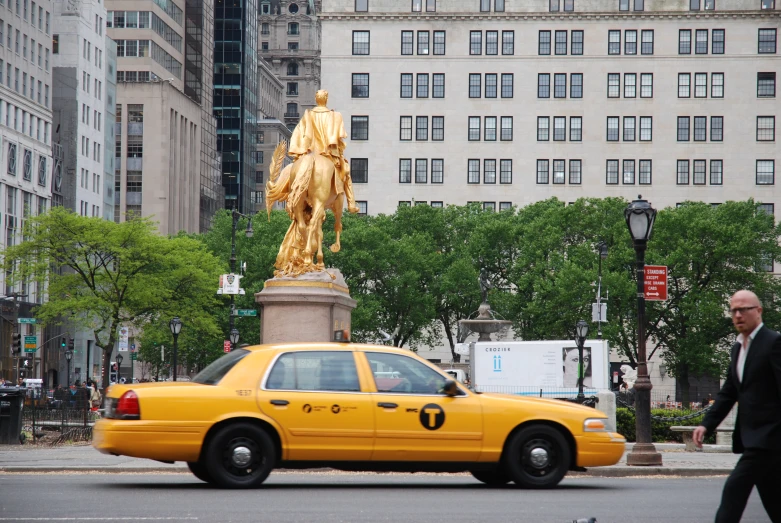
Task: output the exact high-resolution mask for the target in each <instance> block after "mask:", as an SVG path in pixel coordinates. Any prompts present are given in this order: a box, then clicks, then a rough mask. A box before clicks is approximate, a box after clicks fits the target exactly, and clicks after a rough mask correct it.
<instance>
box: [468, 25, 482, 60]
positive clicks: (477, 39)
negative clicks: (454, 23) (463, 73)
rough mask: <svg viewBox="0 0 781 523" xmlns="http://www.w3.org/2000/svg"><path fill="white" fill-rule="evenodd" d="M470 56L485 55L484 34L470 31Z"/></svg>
mask: <svg viewBox="0 0 781 523" xmlns="http://www.w3.org/2000/svg"><path fill="white" fill-rule="evenodd" d="M469 54H470V55H478V54H483V32H482V31H469Z"/></svg>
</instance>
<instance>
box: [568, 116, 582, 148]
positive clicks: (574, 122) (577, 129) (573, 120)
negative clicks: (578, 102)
mask: <svg viewBox="0 0 781 523" xmlns="http://www.w3.org/2000/svg"><path fill="white" fill-rule="evenodd" d="M569 141H570V142H580V141H583V118H582V117H580V116H570V118H569Z"/></svg>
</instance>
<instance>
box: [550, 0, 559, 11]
mask: <svg viewBox="0 0 781 523" xmlns="http://www.w3.org/2000/svg"><path fill="white" fill-rule="evenodd" d="M560 3H561V0H550V3H549V10H550V12H551V13H557V12H558V11H559V4H560Z"/></svg>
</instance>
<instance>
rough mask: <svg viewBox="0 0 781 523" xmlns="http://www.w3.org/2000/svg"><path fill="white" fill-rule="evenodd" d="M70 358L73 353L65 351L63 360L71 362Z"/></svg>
mask: <svg viewBox="0 0 781 523" xmlns="http://www.w3.org/2000/svg"><path fill="white" fill-rule="evenodd" d="M71 358H73V352H72V351H69V350H66V351H65V359H66V360H68V361H70V360H71Z"/></svg>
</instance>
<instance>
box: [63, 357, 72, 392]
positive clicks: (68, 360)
mask: <svg viewBox="0 0 781 523" xmlns="http://www.w3.org/2000/svg"><path fill="white" fill-rule="evenodd" d="M71 359H73V351H71V350H66V351H65V361H67V362H68V375H67V379H66V380H65V386H66V387H70V386H71Z"/></svg>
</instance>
